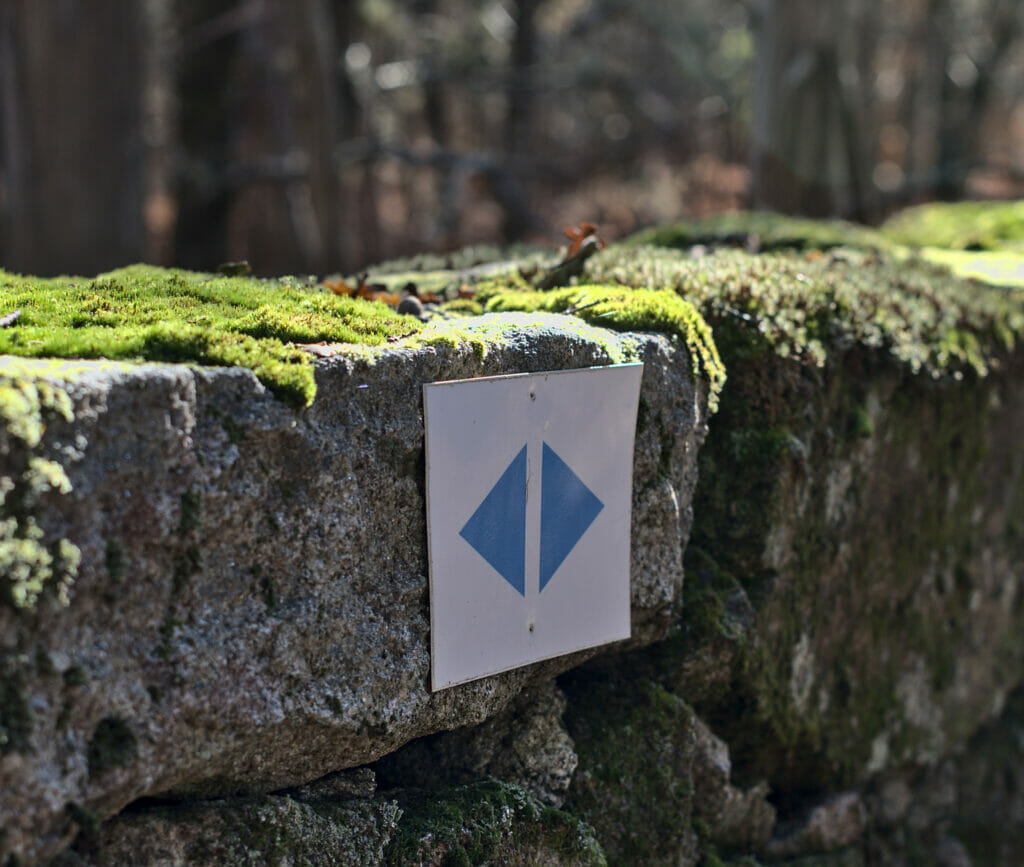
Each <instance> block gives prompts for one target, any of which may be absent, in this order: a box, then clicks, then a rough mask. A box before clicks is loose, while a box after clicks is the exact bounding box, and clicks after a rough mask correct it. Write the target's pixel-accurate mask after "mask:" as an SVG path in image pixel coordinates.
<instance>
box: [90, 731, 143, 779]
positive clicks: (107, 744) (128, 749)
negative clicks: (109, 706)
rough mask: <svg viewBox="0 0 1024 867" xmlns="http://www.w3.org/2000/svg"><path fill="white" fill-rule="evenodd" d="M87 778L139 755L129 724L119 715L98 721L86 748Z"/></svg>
mask: <svg viewBox="0 0 1024 867" xmlns="http://www.w3.org/2000/svg"><path fill="white" fill-rule="evenodd" d="M85 756H86V760H87V762H88V765H89V779H95V778H96V777H100V776H102V775H103V774H105V773H106V772H107V771H109V770H112V769H114V768H123V767H126V766H127V765H130V764H131V763H132V762H134V761H135V760H136V759H137V758H138V756H139V745H138V741H137V740H136V739H135V733H134V732H133V731H132V729H131V726H130V725H128V723H127V722H125V720H123V719H121V718H120V717H112V716H108V717H104V718H103V719H101V720H100V721H99V723H98V724H97V726H96V728H95V730H94V731H93V733H92V737H91V738H90V739H89V744H88V746H87V748H86V754H85Z"/></svg>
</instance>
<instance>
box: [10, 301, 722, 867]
mask: <svg viewBox="0 0 1024 867" xmlns="http://www.w3.org/2000/svg"><path fill="white" fill-rule="evenodd" d="M496 321H497V326H498V331H497V332H496V325H495V322H496ZM467 328H468V329H471V328H472V326H467ZM592 333H593V332H592ZM487 334H488V335H489V336H488V338H487V339H488V340H489V341H490V343H489V346H488V351H487V352H486V354H484V355H483V357H481V352H480V351H479V348H478V347H476V348H475V347H474V346H472V345H471V344H469V343H463V344H459V345H457V346H436V347H434V346H427V347H424V348H421V349H402V350H392V351H385V352H382V353H377V354H373V355H370V354H365V355H363V354H359V353H354V354H349V355H344V356H339V357H336V358H332V359H328V360H326V361H323V362H321V363H320V364H319V366H318V369H317V386H318V397H317V400H316V401H315V403H314V404H313V405H312V406H311V407H310V408H308V409H307V410H305V411H298V410H293V409H290V408H288V407H286V406H285V405H284V404H282V403H280V402H279V401H277V400H275V399H274V398H273V397H272V396H270V395H269V394H268V393H267V392H266V390H265V389H264V388H263V387H262V386H261V385H260V384H259V383H258V381H257V380H256V379H255V377H254V376H253V375H252V374H251V373H250V372H248V371H245V370H237V369H200V368H193V367H185V366H157V365H140V366H126V365H111V364H102V363H98V364H77V365H76V366H75V367H76V372H75V373H74V374H73V375H72V376H70V379H69V380H68V381H67V382H66V383H64V385H63V387H64V388H66V390H67V393H68V394H69V395H70V397H71V400H72V404H73V411H74V421H73V422H70V423H69V422H64V421H63V420H61V419H59V418H58V419H53V420H50V422H49V425H48V428H47V430H46V433H45V436H44V437H43V439H42V441H41V443H40V444H39V446H38V448H37V452H38V453H39V454H40V455H43V456H46V457H48V458H50V459H53V460H55V461H57V462H58V463H59V464H60V465H61V466H62V467H63V468H64V470H65V472H66V474H67V476H68V479H69V481H70V483H71V490H70V492H66V493H60V492H56V491H55V492H52V493H51V494H50V495H48V497H49V499H48V500H47V501H46V503H45V504H44V505H45V509H42V510H40V514H41V516H42V517H41V518H40V520H41V523H42V527H43V529H44V531H45V533H46V538H47V539H66V540H69V541H70V542H72V543H73V544H74V545H75V546H77V548H78V549H79V550H80V551H81V562H80V567H79V569H78V575H77V580H76V583H75V585H74V587H73V588H72V591H71V599H70V604H69V605H68V606H67V607H61V606H60V605H59V604H57V602H56V601H55V600H54V599H53V598H52V597H51V596H47V595H45V594H44V596H43V598H41V599H40V600H39V602H38V603H37V604H36V606H35V607H34V609H32V610H21V611H15V610H13V609H11V608H9V607H6V606H5V607H0V670H2V671H3V674H4V680H3V683H4V686H3V689H2V694H0V699H2V703H3V705H4V707H3V708H2V710H0V717H2V719H0V726H3V727H4V728H5V730H10V732H12V733H14V734H16V737H15V738H14V739H11V738H7V739H6V740H5V741H4V746H3V748H2V749H0V826H2V828H3V832H2V834H0V863H2V861H3V859H4V857H6V856H7V855H11V854H19V855H20V856H21V857H22V858H23V859H24V861H26V862H28V863H32V862H33V861H35V860H37V859H39V858H41V857H44V856H47V855H52V854H54V853H56V852H58V851H59V850H60V849H61V848H62V847H64V846H66V845H67V843H68V842H69V841H70V840H71V839H72V837H73V836H74V834H75V833H76V831H77V829H78V827H79V825H80V824H81V823H80V822H76V821H75V820H74V816H75V815H77V816H79V817H81V816H82V815H88V816H94V817H98V818H99V819H106V818H107V817H110V816H112V815H114V814H115V813H117V812H118V811H119V810H121V809H122V808H123V807H124V806H125V805H126V804H129V803H131V802H133V801H135V800H136V799H138V798H141V797H144V796H154V795H161V796H169V797H187V796H191V797H195V796H202V797H214V796H223V795H227V794H232V793H258V792H266V791H272V790H275V789H280V788H282V787H288V786H296V785H301V784H303V783H306V782H308V781H310V780H312V779H315V778H319V777H322V776H323V775H324V774H325V773H328V772H331V771H335V770H339V769H343V768H348V767H354V766H358V765H361V764H365V763H367V762H371V761H373V760H375V759H377V758H378V757H380V756H382V755H385V754H387V753H389V752H392V751H393V750H395V749H396V748H398V747H399V746H401V745H402V744H404V743H406V742H408V741H410V740H412V739H414V738H417V737H422V736H424V735H427V734H430V733H434V732H438V731H443V730H446V729H453V728H457V727H461V726H466V725H467V724H472V723H479V722H482V721H484V720H485V719H487V718H489V717H491V716H493V715H494V714H496V713H498V712H499V711H501V710H502V709H503V708H504V707H506V706H507V705H508V704H509V703H510V702H511V701H512V700H513V699H514V698H515V697H516V696H517V695H518V694H519V693H520V692H521V691H522V690H523V689H524V688H525V687H527V686H529V685H530V684H535V683H540V682H543V681H545V680H550V679H551V678H552V676H554V675H555V674H557V673H558V672H560V671H564V670H566V669H567V668H569V667H571V666H572V665H574V664H577V663H578V662H579V661H580V660H581V659H584V658H586V657H587V656H589V655H592V652H586V653H583V654H576V655H574V656H570V657H564V658H561V659H556V660H552V661H549V662H545V663H540V664H537V665H534V666H531V667H528V668H524V669H520V670H517V671H514V672H509V673H507V674H502V675H499V676H496V677H490V678H486V679H484V680H480V681H477V682H474V683H470V684H466V685H463V686H458V687H455V688H453V689H449V690H445V691H443V692H440V693H435V694H432V693H431V692H430V689H429V664H430V658H429V635H428V629H429V619H428V592H427V563H426V534H425V515H424V491H423V421H422V411H421V399H420V394H421V385H422V383H424V382H430V381H434V380H441V379H455V378H463V377H474V376H483V375H489V374H498V373H502V374H505V373H513V372H520V371H522V372H525V371H538V370H551V369H563V368H573V367H584V366H588V365H593V364H602V363H607V362H608V360H609V357H610V356H609V352H610V351H612V352H615V353H617V354H621V353H622V352H627V353H629V352H632V353H633V354H635V355H636V356H638V357H639V358H640V359H642V360H643V361H644V362H645V363H646V370H645V375H644V383H643V389H642V396H641V401H642V405H643V406H644V412H643V413H642V418H641V419H640V424H639V425H638V435H637V444H636V453H635V454H636V459H635V464H634V500H633V529H634V532H633V538H634V542H633V554H632V573H631V579H632V604H633V637H632V639H631V641H630V642H629V643H628V646H635V645H641V644H644V643H647V642H650V641H653V640H655V639H657V638H659V637H660V636H661V635H663V634H664V631H665V630H666V628H667V627H668V624H669V622H670V618H671V613H672V607H673V605H674V604H676V603H677V602H678V599H679V595H680V590H681V586H682V562H681V557H682V548H683V545H684V544H685V539H686V537H687V533H688V530H689V525H690V521H691V515H692V513H691V509H690V498H691V492H692V489H693V486H694V484H695V481H696V451H697V447H698V445H699V443H700V442H701V439H702V437H703V434H704V429H705V420H704V416H703V400H704V397H703V392H702V386H701V385H700V384H699V383H695V382H694V380H693V376H692V372H691V363H690V359H689V357H688V356H687V353H686V351H685V349H681V348H679V347H678V346H676V345H673V344H672V343H671V342H670V341H668V340H667V339H664V338H661V337H657V336H629V335H615V334H612V333H610V332H607V333H603V336H602V338H601V340H595V339H594V338H593V337H592V336H589V337H588V336H584V335H582V334H581V333H580V329H579V327H578V323H577V322H576V321H575V320H572V319H571V318H569V317H554V316H552V317H546V318H545V317H537V316H533V317H530V318H529V321H528V324H525V320H523V319H522V318H521V317H519V318H517V317H514V316H513V317H510V318H508V319H507V320H500V319H499V320H495V319H494V318H493V317H491V318H489V320H488V324H487ZM0 453H3V452H0ZM565 772H567V770H566V771H565ZM560 773H563V774H564V772H560ZM563 782H564V780H562V779H551V780H549V781H548V782H547V783H545V784H544V785H545V786H546V787H547V789H548V790H549V793H550V795H551V796H554V795H555V792H556V790H557V789H558V788H559V787H561V786H562V785H563ZM69 805H72V806H71V808H69Z"/></svg>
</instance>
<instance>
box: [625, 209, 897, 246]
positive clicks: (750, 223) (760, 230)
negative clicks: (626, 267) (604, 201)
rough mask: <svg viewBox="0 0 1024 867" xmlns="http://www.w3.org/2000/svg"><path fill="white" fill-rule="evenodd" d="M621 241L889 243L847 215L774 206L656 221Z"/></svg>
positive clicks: (637, 243) (662, 243)
mask: <svg viewBox="0 0 1024 867" xmlns="http://www.w3.org/2000/svg"><path fill="white" fill-rule="evenodd" d="M623 245H624V246H629V247H636V246H651V245H653V246H656V247H677V248H683V249H689V248H691V247H695V246H697V245H703V246H712V247H718V246H739V247H746V248H747V249H749V250H755V251H766V250H777V249H780V248H786V249H797V250H810V249H813V250H828V249H831V248H833V247H846V246H854V247H865V248H875V249H885V248H886V247H889V246H891V242H890V241H889V240H888V239H887V238H886V237H885V236H884V235H882V234H881V233H879V232H877V231H875V230H874V229H869V228H868V227H866V226H860V225H857V224H856V223H848V222H845V221H843V220H808V219H803V218H801V217H787V216H784V215H783V214H775V213H772V212H770V211H740V212H736V213H728V214H715V215H713V216H710V217H706V218H704V219H702V220H692V221H689V222H685V223H670V224H668V225H665V226H655V227H654V228H651V229H645V230H643V231H641V232H637V233H636V234H635V235H632V236H631V237H629V238H627V239H626V240H625V241H624V242H623Z"/></svg>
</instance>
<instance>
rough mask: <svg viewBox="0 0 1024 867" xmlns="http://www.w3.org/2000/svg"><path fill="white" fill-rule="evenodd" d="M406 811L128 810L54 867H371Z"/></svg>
mask: <svg viewBox="0 0 1024 867" xmlns="http://www.w3.org/2000/svg"><path fill="white" fill-rule="evenodd" d="M400 816H401V810H400V809H399V808H398V806H397V805H396V804H395V803H394V801H358V800H357V801H349V802H344V801H339V802H331V803H328V802H323V801H321V802H318V803H317V804H315V805H310V804H304V803H302V802H301V801H297V800H294V799H292V798H287V797H281V796H274V795H264V796H261V797H254V798H239V799H234V800H230V801H207V802H199V803H192V804H188V805H175V806H163V807H150V808H145V809H142V810H139V811H137V812H131V813H125V814H122V815H121V816H118V817H117V818H116V819H114V820H113V821H112V822H109V823H107V824H106V825H105V826H104V827H103V829H102V831H101V832H98V833H96V834H95V835H93V836H91V837H90V836H88V835H85V836H83V837H80V838H79V841H78V842H77V843H76V848H75V849H73V850H70V851H68V852H66V853H64V854H62V855H59V856H58V857H57V858H56V859H54V860H53V861H51V862H50V865H49V867H157V865H159V867H241V865H259V864H273V865H278V867H291V865H296V867H298V865H302V867H371V865H375V864H382V863H383V861H384V849H385V847H386V846H387V844H388V843H389V842H390V841H391V839H392V838H393V837H394V834H395V831H396V830H397V827H398V819H399V817H400Z"/></svg>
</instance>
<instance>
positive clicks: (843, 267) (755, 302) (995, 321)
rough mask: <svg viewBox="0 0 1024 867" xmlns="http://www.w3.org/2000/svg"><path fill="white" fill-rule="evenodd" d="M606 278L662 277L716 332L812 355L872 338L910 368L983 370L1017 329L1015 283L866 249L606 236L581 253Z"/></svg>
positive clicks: (646, 280) (632, 282)
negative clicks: (725, 245)
mask: <svg viewBox="0 0 1024 867" xmlns="http://www.w3.org/2000/svg"><path fill="white" fill-rule="evenodd" d="M587 269H588V272H587V278H588V279H590V280H594V281H595V282H601V283H605V284H620V285H623V286H633V287H652V286H657V287H663V288H668V289H673V290H674V291H676V292H677V293H678V294H679V295H681V296H682V297H683V298H685V299H687V300H689V301H690V302H692V303H693V305H694V306H695V307H696V308H697V309H698V310H699V311H700V312H701V313H702V314H703V315H704V317H705V318H706V319H707V320H708V321H709V323H710V325H711V327H712V329H713V331H714V334H715V338H716V340H717V341H718V343H719V349H720V350H721V351H722V353H723V356H724V357H725V358H726V365H727V366H728V363H729V357H728V356H729V355H730V352H726V351H725V350H724V349H723V348H722V344H723V341H725V342H727V343H730V344H731V347H732V348H735V349H736V350H738V351H742V352H744V353H746V354H748V355H749V354H750V353H758V352H761V353H763V352H765V351H769V350H770V351H772V352H773V353H774V354H776V355H779V356H782V357H795V358H797V359H800V360H803V361H807V362H809V363H811V364H813V365H815V366H819V367H820V366H822V365H824V364H825V362H826V360H827V358H828V356H829V353H830V352H836V351H839V352H842V351H844V350H845V349H847V348H849V347H852V346H854V345H858V344H859V345H861V346H865V347H868V348H871V349H880V350H882V351H884V352H886V353H887V354H889V355H891V356H893V357H894V358H896V359H897V360H899V361H900V362H901V363H902V364H905V365H906V366H907V367H908V368H909V369H910V371H911V372H913V373H918V372H924V373H927V374H928V375H930V376H932V377H935V378H938V377H943V376H951V377H953V378H960V377H962V376H963V375H964V374H965V373H967V372H973V373H976V374H978V375H982V376H984V375H985V374H987V373H988V372H989V371H990V370H991V369H992V367H993V365H998V363H999V359H1000V358H1001V357H1002V356H1004V355H1005V354H1006V353H1007V352H1008V351H1009V350H1011V349H1012V348H1013V347H1014V345H1015V344H1016V342H1017V341H1018V340H1019V339H1020V337H1021V335H1022V334H1024V295H1021V293H1019V292H1014V291H1012V290H1007V289H1004V288H1000V287H990V286H984V285H978V284H976V283H971V282H968V281H965V280H963V279H960V278H958V277H955V276H953V275H952V274H950V273H949V271H948V270H947V269H945V268H942V267H939V266H936V265H933V264H930V263H928V262H923V261H917V260H912V259H897V258H893V257H890V256H887V255H884V254H882V253H879V252H877V251H864V250H856V249H850V248H841V249H837V250H833V251H832V252H829V253H825V252H822V251H820V250H810V251H808V252H794V251H787V252H777V253H769V254H761V255H757V256H754V255H750V254H749V253H745V252H742V251H739V250H731V249H723V250H717V251H714V252H712V253H710V254H708V255H703V256H700V257H693V256H691V255H689V254H688V253H685V252H683V251H681V250H675V249H670V248H659V247H651V246H644V247H632V248H623V247H615V248H609V249H608V250H605V251H604V252H602V253H600V254H598V255H596V256H594V257H593V258H591V259H590V260H589V261H588V263H587Z"/></svg>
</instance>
